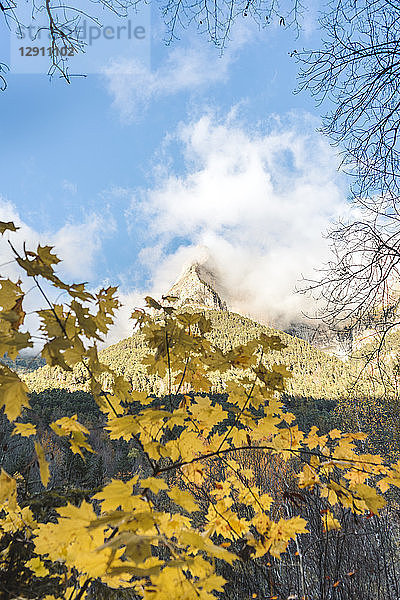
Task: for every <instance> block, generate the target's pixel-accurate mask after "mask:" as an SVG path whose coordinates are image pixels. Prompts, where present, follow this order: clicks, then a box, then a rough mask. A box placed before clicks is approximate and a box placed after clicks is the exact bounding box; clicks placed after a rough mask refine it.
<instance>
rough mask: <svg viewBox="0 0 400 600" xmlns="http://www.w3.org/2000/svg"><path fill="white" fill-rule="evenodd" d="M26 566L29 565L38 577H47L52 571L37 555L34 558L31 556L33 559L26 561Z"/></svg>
mask: <svg viewBox="0 0 400 600" xmlns="http://www.w3.org/2000/svg"><path fill="white" fill-rule="evenodd" d="M26 566H27V567H28V569H30V570H31V571H33V573H35V575H36V577H45V576H46V575H48V574H49V573H50V571H49V570H48V568H47V567H46V566H45V564H44V563H43V562H42V561H41V559H40V558H39V556H35V557H34V558H31V560H29V561H28V562H27V563H26Z"/></svg>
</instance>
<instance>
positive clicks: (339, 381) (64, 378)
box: [24, 310, 354, 399]
mask: <svg viewBox="0 0 400 600" xmlns="http://www.w3.org/2000/svg"><path fill="white" fill-rule="evenodd" d="M204 312H205V314H206V315H207V316H208V317H209V318H210V319H211V322H212V330H211V332H210V333H209V334H208V335H209V337H210V340H211V341H212V342H214V343H215V344H216V345H217V346H218V347H219V348H220V349H221V350H223V351H227V350H230V349H231V348H232V347H234V346H237V345H239V344H243V343H245V342H247V341H248V340H249V339H252V338H255V337H257V336H258V335H259V334H260V332H264V333H267V334H270V335H271V334H275V335H279V336H280V337H281V339H282V341H284V342H285V344H286V345H287V347H286V348H285V349H284V350H283V351H281V352H271V353H270V354H269V355H268V356H267V357H266V362H267V363H272V362H277V363H282V364H285V365H286V366H287V367H288V368H289V369H290V370H291V371H292V374H293V378H292V379H291V380H289V382H288V386H287V393H288V395H290V396H295V397H299V398H300V397H301V398H309V399H311V398H313V399H338V398H340V397H342V396H343V395H345V394H346V390H347V388H348V387H349V386H350V385H351V382H352V381H353V378H354V370H353V366H352V364H351V362H344V361H342V360H340V359H338V358H336V357H334V356H331V355H328V354H326V353H324V352H322V351H321V350H318V349H317V348H314V347H313V346H311V345H310V344H309V343H308V342H306V341H304V340H301V339H299V338H297V337H293V336H291V335H289V334H286V333H284V332H282V331H277V330H274V329H272V328H270V327H267V326H265V325H260V324H258V323H256V322H255V321H252V320H251V319H248V318H246V317H243V316H241V315H238V314H235V313H231V312H228V311H221V310H206V311H204ZM145 354H146V347H145V345H144V342H143V338H142V336H141V334H140V333H135V334H134V335H133V336H132V337H130V338H127V339H125V340H122V341H120V342H118V343H117V344H114V345H113V346H110V347H108V348H106V349H104V350H102V351H101V352H100V358H101V360H102V361H103V362H104V363H106V364H108V365H109V366H110V367H111V368H112V369H113V370H115V371H116V372H117V373H118V374H119V375H123V376H124V377H125V378H126V379H127V380H128V381H130V383H131V384H132V386H134V387H135V388H136V389H139V390H146V391H148V392H157V391H159V386H158V382H157V381H156V380H155V378H154V377H150V376H149V375H147V373H146V371H145V369H144V367H143V366H142V365H141V359H142V358H143V356H144V355H145ZM24 379H25V381H26V382H27V384H28V386H29V388H30V390H32V391H35V392H40V391H42V390H44V389H47V388H65V389H68V390H70V391H76V390H86V389H87V384H86V381H87V376H86V372H85V368H84V366H83V365H82V364H78V365H76V367H75V368H74V370H73V372H72V373H65V372H63V371H62V370H61V369H60V368H50V367H48V366H45V367H42V368H40V369H37V370H36V371H34V372H32V373H27V374H25V375H24ZM213 391H218V390H213Z"/></svg>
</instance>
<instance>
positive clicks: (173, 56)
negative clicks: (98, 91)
mask: <svg viewBox="0 0 400 600" xmlns="http://www.w3.org/2000/svg"><path fill="white" fill-rule="evenodd" d="M242 29H243V30H241V31H238V32H237V36H236V38H235V43H234V44H231V45H230V46H229V48H228V49H226V50H225V52H224V53H223V54H222V55H221V54H220V53H219V51H218V48H216V47H215V46H213V45H211V44H210V45H208V46H205V45H204V44H203V43H200V42H199V43H198V44H194V43H193V40H190V43H189V44H188V45H186V46H185V45H179V46H176V47H174V48H172V49H171V50H170V51H169V54H168V57H167V59H166V60H165V61H164V62H163V63H162V64H161V65H160V66H159V67H158V68H157V69H154V70H151V69H150V68H148V67H147V66H146V65H144V64H143V63H142V62H140V61H139V60H137V59H135V58H132V59H127V58H122V59H117V60H113V61H111V62H110V64H109V65H108V66H107V67H105V69H104V75H105V79H106V87H107V89H108V91H109V93H110V94H111V96H112V98H113V105H114V107H115V108H116V109H117V110H118V112H119V113H120V115H121V118H123V119H124V120H137V119H139V118H140V117H141V116H142V113H143V112H144V111H145V110H146V106H147V105H148V104H149V103H150V102H151V101H153V100H157V99H159V98H161V97H164V96H173V95H175V94H178V93H180V92H192V91H197V90H201V89H205V88H207V87H208V86H211V85H214V84H215V83H218V82H224V81H226V80H227V78H228V74H229V67H230V65H231V64H232V63H233V62H234V61H235V60H236V57H237V56H238V50H239V49H240V47H241V46H242V45H243V44H244V43H246V41H247V39H248V38H249V35H250V34H249V32H248V31H247V30H246V29H244V28H242ZM253 35H254V34H253ZM201 42H204V40H201Z"/></svg>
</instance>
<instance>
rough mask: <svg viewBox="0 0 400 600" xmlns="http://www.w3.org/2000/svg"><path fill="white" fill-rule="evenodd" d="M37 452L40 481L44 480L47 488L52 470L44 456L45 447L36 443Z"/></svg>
mask: <svg viewBox="0 0 400 600" xmlns="http://www.w3.org/2000/svg"><path fill="white" fill-rule="evenodd" d="M35 450H36V456H37V459H38V463H39V471H40V479H41V480H42V483H43V485H44V487H47V484H48V483H49V479H50V469H49V465H48V462H47V460H46V457H45V454H44V450H43V446H42V445H41V443H40V442H35Z"/></svg>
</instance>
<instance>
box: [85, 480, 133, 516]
mask: <svg viewBox="0 0 400 600" xmlns="http://www.w3.org/2000/svg"><path fill="white" fill-rule="evenodd" d="M138 479H139V476H138V475H135V477H133V478H132V479H130V480H129V481H127V482H123V481H120V480H119V479H113V480H112V481H111V483H109V484H108V485H106V486H105V487H104V488H103V489H102V491H101V492H98V493H97V494H96V495H95V496H93V498H94V499H95V500H100V501H101V502H102V505H101V508H102V511H103V512H107V511H110V510H117V508H119V507H121V508H122V510H126V511H129V510H132V509H133V508H134V503H133V502H134V500H133V486H134V485H135V484H136V483H137V481H138Z"/></svg>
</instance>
